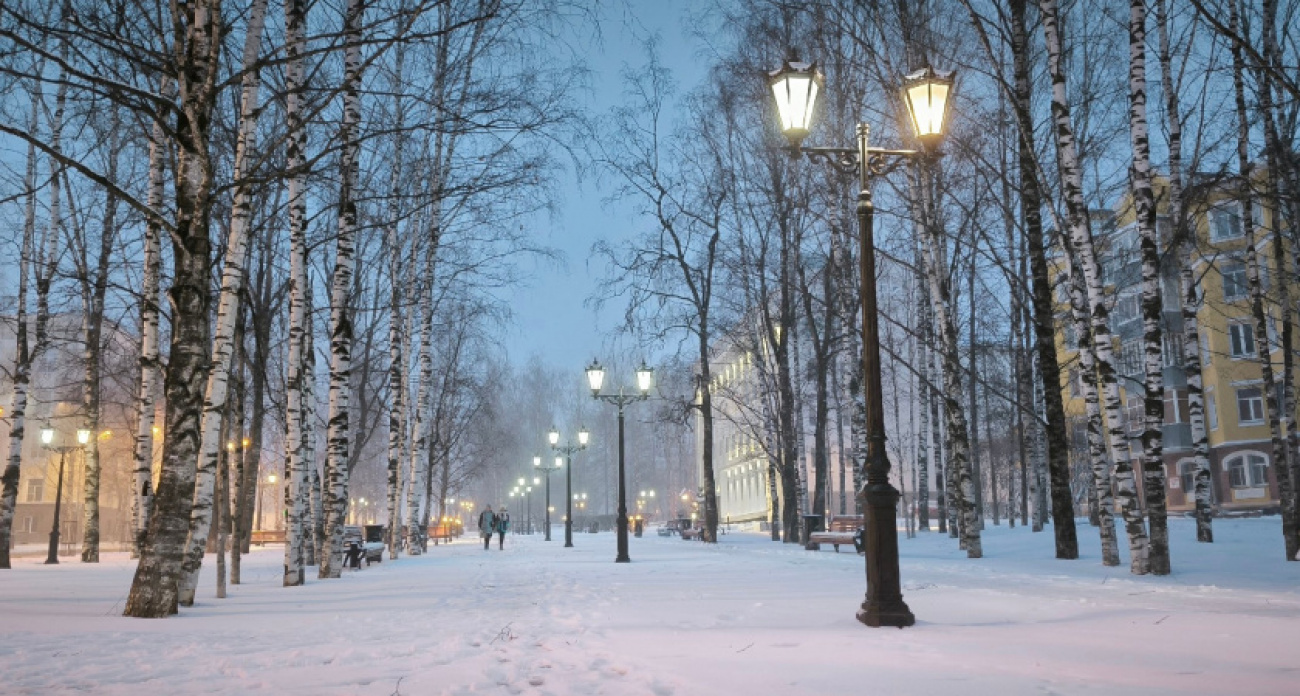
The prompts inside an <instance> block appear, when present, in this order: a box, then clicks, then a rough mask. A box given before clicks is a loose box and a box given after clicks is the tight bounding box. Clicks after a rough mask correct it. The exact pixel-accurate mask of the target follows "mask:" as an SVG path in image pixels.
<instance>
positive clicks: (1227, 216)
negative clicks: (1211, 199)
mask: <svg viewBox="0 0 1300 696" xmlns="http://www.w3.org/2000/svg"><path fill="white" fill-rule="evenodd" d="M1244 234H1245V232H1243V231H1242V229H1241V204H1240V203H1238V202H1237V201H1228V202H1225V203H1220V204H1218V205H1216V206H1214V207H1213V208H1210V241H1212V242H1221V241H1224V240H1225V239H1237V238H1238V237H1241V236H1244Z"/></svg>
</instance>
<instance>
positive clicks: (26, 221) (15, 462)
mask: <svg viewBox="0 0 1300 696" xmlns="http://www.w3.org/2000/svg"><path fill="white" fill-rule="evenodd" d="M37 94H39V93H36V92H34V93H33V94H32V111H31V117H30V119H29V129H28V131H29V132H31V133H35V132H36V129H37V127H38V125H39V111H38V110H37V105H38V104H39V101H38V99H37ZM36 171H37V158H36V146H35V145H34V144H31V143H28V145H27V169H26V172H25V174H24V177H23V188H24V189H25V190H26V195H25V198H26V203H25V206H24V211H23V241H22V252H21V255H20V256H19V257H18V298H17V307H15V312H14V313H15V317H14V319H15V322H16V323H15V325H14V342H15V344H16V345H15V350H14V357H15V358H16V361H15V363H14V371H13V390H14V395H13V401H12V402H11V403H10V407H9V451H8V452H7V456H6V457H5V468H4V474H3V476H0V485H3V490H0V569H8V568H9V567H10V563H9V547H10V545H11V544H12V539H13V528H14V510H15V508H16V507H17V504H18V484H19V479H20V477H21V475H22V463H23V437H24V436H25V435H26V432H27V420H26V419H27V386H28V384H29V382H30V381H31V370H32V352H31V347H30V345H28V341H27V284H28V279H29V278H30V275H31V264H32V254H33V252H34V249H33V247H34V245H35V241H36Z"/></svg>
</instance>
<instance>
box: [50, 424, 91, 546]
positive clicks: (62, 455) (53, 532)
mask: <svg viewBox="0 0 1300 696" xmlns="http://www.w3.org/2000/svg"><path fill="white" fill-rule="evenodd" d="M55 435H56V433H55V431H54V428H52V427H50V424H49V423H48V422H47V423H46V424H45V425H44V426H43V427H41V446H43V447H44V448H45V449H47V450H50V451H51V452H58V453H59V478H58V484H57V485H56V486H55V488H54V524H53V525H52V526H51V527H50V547H49V550H48V552H47V553H46V555H45V563H46V564H47V565H58V563H59V516H60V515H61V514H63V465H64V462H65V461H66V459H67V456H68V453H69V452H76V451H78V450H85V448H86V445H88V444H90V431H89V430H87V429H86V428H80V429H78V430H77V444H75V445H56V444H55V443H54V439H55Z"/></svg>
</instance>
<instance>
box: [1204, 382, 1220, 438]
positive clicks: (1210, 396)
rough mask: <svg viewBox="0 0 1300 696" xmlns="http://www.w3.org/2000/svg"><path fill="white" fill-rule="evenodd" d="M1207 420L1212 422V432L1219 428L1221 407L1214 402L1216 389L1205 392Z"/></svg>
mask: <svg viewBox="0 0 1300 696" xmlns="http://www.w3.org/2000/svg"><path fill="white" fill-rule="evenodd" d="M1205 418H1206V420H1208V421H1209V422H1210V430H1218V428H1219V407H1218V405H1217V404H1216V403H1215V401H1214V387H1210V388H1209V389H1206V390H1205Z"/></svg>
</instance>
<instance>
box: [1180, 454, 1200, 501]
mask: <svg viewBox="0 0 1300 696" xmlns="http://www.w3.org/2000/svg"><path fill="white" fill-rule="evenodd" d="M1178 482H1179V483H1180V484H1181V485H1182V487H1183V495H1184V496H1185V497H1186V498H1187V500H1192V499H1194V498H1195V497H1196V462H1194V461H1190V460H1185V461H1181V462H1178Z"/></svg>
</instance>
